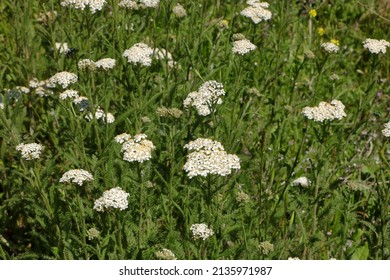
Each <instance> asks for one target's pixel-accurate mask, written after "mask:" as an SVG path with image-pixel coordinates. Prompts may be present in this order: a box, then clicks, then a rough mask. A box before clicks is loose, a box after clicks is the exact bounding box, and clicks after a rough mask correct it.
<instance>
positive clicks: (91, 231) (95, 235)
mask: <svg viewBox="0 0 390 280" xmlns="http://www.w3.org/2000/svg"><path fill="white" fill-rule="evenodd" d="M87 236H88V240H93V239H95V238H98V237H99V236H100V231H98V230H97V229H96V228H94V227H93V228H90V229H88V230H87Z"/></svg>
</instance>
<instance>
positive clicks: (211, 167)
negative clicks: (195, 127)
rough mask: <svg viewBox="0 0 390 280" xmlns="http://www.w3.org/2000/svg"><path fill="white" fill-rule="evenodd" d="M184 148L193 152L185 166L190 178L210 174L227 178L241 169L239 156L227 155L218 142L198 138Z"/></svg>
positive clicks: (184, 168)
mask: <svg viewBox="0 0 390 280" xmlns="http://www.w3.org/2000/svg"><path fill="white" fill-rule="evenodd" d="M184 148H186V149H188V150H189V151H192V152H191V153H190V154H189V155H188V157H187V161H186V163H185V164H184V166H183V170H184V171H186V172H187V173H188V177H189V178H192V177H195V176H203V177H205V176H207V175H208V174H217V175H220V176H226V175H229V174H230V173H231V172H232V169H240V159H239V158H238V156H236V155H232V154H228V153H226V151H225V150H224V148H223V146H222V144H221V143H220V142H218V141H214V140H211V139H206V138H198V139H196V140H195V141H191V142H189V143H188V144H186V145H184Z"/></svg>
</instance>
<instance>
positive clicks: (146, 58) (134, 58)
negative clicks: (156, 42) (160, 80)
mask: <svg viewBox="0 0 390 280" xmlns="http://www.w3.org/2000/svg"><path fill="white" fill-rule="evenodd" d="M152 55H153V49H152V48H150V47H149V46H148V45H147V44H144V43H137V44H135V45H134V46H132V47H131V48H130V49H127V50H125V51H124V52H123V55H122V56H123V57H125V58H127V61H128V62H129V63H132V64H134V65H137V64H141V65H142V66H150V65H152Z"/></svg>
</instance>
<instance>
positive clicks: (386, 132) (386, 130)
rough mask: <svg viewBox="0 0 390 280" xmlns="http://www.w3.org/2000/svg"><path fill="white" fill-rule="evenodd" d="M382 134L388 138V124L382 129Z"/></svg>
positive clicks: (389, 133) (389, 127)
mask: <svg viewBox="0 0 390 280" xmlns="http://www.w3.org/2000/svg"><path fill="white" fill-rule="evenodd" d="M382 134H383V136H385V137H390V122H388V123H386V124H385V126H384V128H383V129H382Z"/></svg>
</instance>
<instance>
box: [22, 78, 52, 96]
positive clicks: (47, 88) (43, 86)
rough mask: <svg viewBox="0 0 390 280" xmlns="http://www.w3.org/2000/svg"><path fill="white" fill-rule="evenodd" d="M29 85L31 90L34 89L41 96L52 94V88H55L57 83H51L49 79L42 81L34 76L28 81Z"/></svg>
mask: <svg viewBox="0 0 390 280" xmlns="http://www.w3.org/2000/svg"><path fill="white" fill-rule="evenodd" d="M28 85H29V87H30V89H31V91H34V92H35V93H36V94H37V95H39V96H41V97H45V96H49V95H52V94H53V91H52V90H51V89H53V88H55V84H53V83H51V82H50V81H49V80H44V81H40V80H38V79H37V78H32V79H31V80H30V81H29V82H28Z"/></svg>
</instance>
